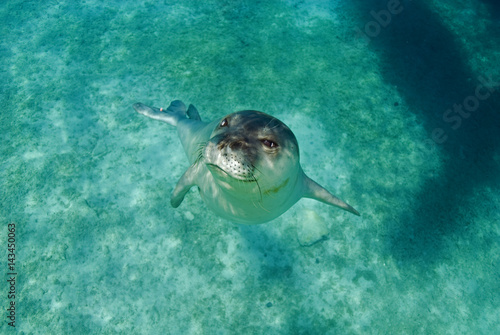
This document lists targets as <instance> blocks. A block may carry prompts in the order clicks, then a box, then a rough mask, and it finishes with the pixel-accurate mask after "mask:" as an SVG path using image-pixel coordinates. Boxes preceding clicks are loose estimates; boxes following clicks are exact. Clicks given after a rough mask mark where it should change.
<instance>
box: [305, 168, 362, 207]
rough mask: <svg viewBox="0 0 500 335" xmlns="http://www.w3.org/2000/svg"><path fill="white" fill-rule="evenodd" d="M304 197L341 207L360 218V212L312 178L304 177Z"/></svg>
mask: <svg viewBox="0 0 500 335" xmlns="http://www.w3.org/2000/svg"><path fill="white" fill-rule="evenodd" d="M304 188H305V191H304V197H305V198H311V199H314V200H318V201H321V202H324V203H325V204H329V205H332V206H336V207H340V208H342V209H344V210H346V211H348V212H351V213H353V214H356V215H358V216H359V212H358V211H357V210H355V209H354V208H353V207H352V206H351V205H348V204H347V203H345V202H344V201H342V200H340V199H339V198H337V197H336V196H334V195H333V194H331V193H330V192H328V191H327V190H325V189H324V188H323V187H321V186H320V185H319V184H318V183H316V182H315V181H314V180H312V179H311V178H309V177H307V176H304Z"/></svg>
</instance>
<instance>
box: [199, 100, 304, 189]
mask: <svg viewBox="0 0 500 335" xmlns="http://www.w3.org/2000/svg"><path fill="white" fill-rule="evenodd" d="M203 156H204V158H205V162H206V164H207V166H208V168H209V170H210V171H211V172H212V175H213V176H214V177H215V178H216V179H217V180H219V184H220V185H221V186H223V187H225V188H226V189H233V188H235V187H236V188H237V187H244V186H243V185H244V183H255V184H256V186H257V187H258V188H259V190H260V192H259V193H260V194H259V196H260V197H262V195H267V194H269V193H273V192H274V193H277V192H279V191H280V190H281V189H282V188H284V187H286V186H287V185H288V184H289V183H290V184H291V183H294V182H295V181H296V179H297V175H298V174H299V172H300V171H301V168H300V163H299V147H298V144H297V139H296V138H295V135H294V134H293V133H292V131H291V130H290V129H289V128H288V127H287V126H286V125H285V124H284V123H283V122H281V121H280V120H278V119H276V118H275V117H272V116H270V115H268V114H265V113H262V112H257V111H251V110H245V111H241V112H236V113H232V114H229V115H227V116H225V117H223V118H222V119H221V120H220V121H219V123H218V125H217V126H216V127H215V129H214V130H213V132H212V134H211V136H210V140H209V141H208V143H207V145H206V146H205V148H204V152H203ZM254 186H255V185H254ZM245 196H249V195H248V194H246V195H245Z"/></svg>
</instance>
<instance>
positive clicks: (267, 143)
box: [261, 139, 278, 149]
mask: <svg viewBox="0 0 500 335" xmlns="http://www.w3.org/2000/svg"><path fill="white" fill-rule="evenodd" d="M261 142H262V144H264V145H265V146H266V147H268V148H273V149H276V148H277V147H278V143H276V142H273V141H271V140H268V139H264V140H261Z"/></svg>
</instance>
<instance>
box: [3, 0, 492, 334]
mask: <svg viewBox="0 0 500 335" xmlns="http://www.w3.org/2000/svg"><path fill="white" fill-rule="evenodd" d="M371 11H373V12H372V14H370V12H371ZM373 13H374V14H373ZM0 18H1V20H0V32H1V36H2V39H1V41H0V71H1V75H2V80H1V82H0V99H1V106H2V112H1V113H0V138H1V145H0V150H1V157H2V160H1V162H0V178H1V179H0V183H1V185H0V190H1V191H0V195H1V208H2V210H1V212H0V222H1V223H2V231H1V233H0V236H1V238H0V242H1V247H2V250H3V251H4V252H2V255H3V256H2V260H1V263H0V264H1V266H2V273H5V277H7V272H8V271H7V264H6V262H5V261H6V260H7V251H6V249H7V232H8V230H7V224H9V223H15V224H16V251H15V254H16V270H17V273H18V275H17V282H16V293H17V294H16V298H15V303H16V323H15V325H16V327H15V328H16V330H17V331H18V332H19V333H21V334H69V333H72V334H117V333H124V334H155V333H158V334H160V333H162V334H493V333H498V332H500V319H499V315H500V270H499V269H500V256H499V255H500V212H499V203H500V196H499V188H500V183H499V182H500V93H499V91H500V83H499V82H500V65H499V64H500V43H499V42H500V35H499V34H498V30H499V29H500V24H499V21H498V20H499V18H500V6H499V5H498V4H497V3H496V2H494V1H492V0H491V1H487V0H482V1H479V0H461V1H451V0H448V1H430V0H428V1H420V2H417V1H401V3H399V5H398V4H396V3H395V1H347V0H336V1H321V0H318V1H313V0H304V1H295V0H281V1H234V2H229V1H216V0H213V1H203V2H201V1H187V0H186V1H170V0H167V1H129V2H123V1H106V2H97V1H83V2H80V3H77V2H74V1H32V2H29V1H4V2H2V4H1V5H0ZM174 99H181V100H183V101H184V102H186V103H193V104H194V105H195V106H196V107H197V108H198V110H199V111H200V114H201V116H202V118H203V119H205V120H209V119H215V118H219V117H221V116H222V115H225V114H227V113H230V112H233V111H236V110H241V109H256V110H261V111H264V112H266V113H269V114H272V115H275V116H276V117H278V118H279V119H281V120H282V121H283V122H285V123H286V124H287V125H288V126H289V127H290V128H291V129H292V130H293V131H294V133H295V134H296V136H297V138H298V141H299V144H300V149H301V161H302V166H303V168H304V170H305V172H306V173H307V174H308V175H310V176H311V177H312V178H314V179H315V180H317V181H318V182H320V183H321V184H322V185H324V186H325V187H327V188H328V189H329V190H331V191H332V193H334V194H336V195H338V196H339V197H341V198H343V199H345V200H346V201H348V202H349V203H350V204H351V205H353V206H354V207H355V208H356V209H357V210H359V211H360V212H361V217H355V216H353V215H351V214H349V213H347V212H343V211H341V210H339V209H337V208H333V207H329V206H326V205H324V204H321V203H318V202H314V201H311V200H304V199H303V200H301V201H300V202H299V203H298V204H296V205H295V206H294V207H293V208H292V209H290V210H289V211H288V212H286V213H285V214H284V215H282V216H281V217H279V218H277V219H276V220H274V221H272V222H270V223H267V224H263V225H258V226H242V225H237V224H233V223H231V222H227V221H224V220H222V219H220V218H218V217H216V216H215V215H214V214H213V213H211V212H210V211H208V210H207V209H206V207H205V205H204V204H203V202H202V201H201V199H200V197H199V195H198V192H197V191H196V190H194V189H193V190H192V191H191V192H189V193H188V195H187V196H186V199H185V200H184V202H183V203H182V205H181V206H180V207H179V208H177V209H173V208H171V206H170V204H169V203H170V200H169V197H170V193H171V191H172V190H173V187H175V184H176V183H177V180H178V179H179V178H180V177H181V175H182V174H183V172H184V171H185V169H186V168H187V167H188V162H187V159H186V158H185V154H184V152H183V151H182V148H181V147H180V143H179V141H178V139H177V135H176V132H175V129H173V128H171V127H170V126H168V125H166V124H162V123H159V122H155V121H153V120H150V119H146V118H144V117H143V116H141V115H139V114H137V113H135V112H134V110H133V108H132V104H133V103H135V102H137V101H141V102H143V103H146V104H151V105H156V106H164V107H166V106H167V105H168V103H169V102H170V101H171V100H174ZM454 105H457V106H458V105H462V106H463V107H462V108H461V109H456V108H455V107H454ZM457 108H460V107H457ZM311 211H312V212H314V213H316V215H317V216H319V217H321V218H322V220H324V223H325V224H326V226H327V228H328V237H327V238H326V239H322V240H321V241H319V242H317V243H315V244H313V245H311V246H303V245H302V244H301V243H300V234H301V228H300V227H302V226H303V225H306V222H304V217H305V216H304V215H303V213H307V212H311ZM5 277H4V278H5ZM8 291H9V287H8V286H7V282H6V280H2V284H1V285H0V296H2V299H0V302H1V303H2V306H1V308H5V309H7V308H8V303H9V301H8V300H7V299H5V297H6V296H7V292H8ZM8 322H9V321H8V319H7V318H6V317H2V320H1V326H0V327H1V328H0V329H1V332H2V333H8V332H13V330H14V329H13V328H12V327H11V326H9V325H8Z"/></svg>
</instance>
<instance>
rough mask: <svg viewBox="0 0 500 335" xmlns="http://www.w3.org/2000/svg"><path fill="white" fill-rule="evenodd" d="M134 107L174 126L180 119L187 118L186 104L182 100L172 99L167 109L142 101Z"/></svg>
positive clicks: (139, 111) (148, 115) (141, 112)
mask: <svg viewBox="0 0 500 335" xmlns="http://www.w3.org/2000/svg"><path fill="white" fill-rule="evenodd" d="M133 107H134V109H135V111H136V112H137V113H139V114H142V115H145V116H147V117H150V118H152V119H155V120H159V121H163V122H166V123H168V124H171V125H172V126H176V125H177V122H179V120H181V119H185V118H186V105H184V103H183V102H182V101H180V100H174V101H172V102H171V103H170V106H168V108H167V109H166V110H164V109H163V108H158V107H150V106H147V105H145V104H143V103H140V102H138V103H135V104H134V105H133Z"/></svg>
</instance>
